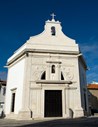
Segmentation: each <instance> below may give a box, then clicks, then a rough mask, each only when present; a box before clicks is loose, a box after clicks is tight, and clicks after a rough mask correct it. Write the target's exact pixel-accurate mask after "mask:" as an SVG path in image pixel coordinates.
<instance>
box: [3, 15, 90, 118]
mask: <svg viewBox="0 0 98 127" xmlns="http://www.w3.org/2000/svg"><path fill="white" fill-rule="evenodd" d="M52 16H53V15H52ZM44 28H45V30H44V31H43V32H42V33H41V34H39V35H36V36H33V37H30V39H29V40H28V41H27V42H26V43H25V44H24V45H23V46H22V47H20V48H19V49H18V50H17V51H16V52H15V53H14V54H13V55H12V56H11V57H10V58H9V59H8V61H7V66H8V80H7V93H6V107H5V112H6V117H7V118H16V119H31V118H39V119H40V118H46V117H62V118H68V117H82V116H84V114H85V113H87V112H88V101H87V87H86V69H87V66H86V63H85V61H84V59H83V56H82V54H81V52H80V50H79V46H78V44H76V42H75V40H73V39H70V38H68V37H67V36H66V35H64V33H63V32H62V27H61V23H60V22H59V21H55V19H54V16H53V18H52V20H51V21H49V20H48V21H46V24H45V27H44Z"/></svg>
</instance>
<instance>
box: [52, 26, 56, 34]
mask: <svg viewBox="0 0 98 127" xmlns="http://www.w3.org/2000/svg"><path fill="white" fill-rule="evenodd" d="M55 34H56V31H55V27H54V26H52V27H51V35H52V36H55Z"/></svg>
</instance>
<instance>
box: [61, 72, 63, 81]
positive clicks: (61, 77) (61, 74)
mask: <svg viewBox="0 0 98 127" xmlns="http://www.w3.org/2000/svg"><path fill="white" fill-rule="evenodd" d="M61 80H64V76H63V73H62V72H61Z"/></svg>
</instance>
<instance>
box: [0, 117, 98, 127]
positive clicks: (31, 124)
mask: <svg viewBox="0 0 98 127" xmlns="http://www.w3.org/2000/svg"><path fill="white" fill-rule="evenodd" d="M0 127H98V117H92V118H91V117H90V118H78V119H58V120H40V121H38V120H32V121H31V120H30V121H16V120H7V119H0Z"/></svg>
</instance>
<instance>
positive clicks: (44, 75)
mask: <svg viewBox="0 0 98 127" xmlns="http://www.w3.org/2000/svg"><path fill="white" fill-rule="evenodd" d="M45 79H46V72H45V71H44V72H43V73H42V75H41V80H45Z"/></svg>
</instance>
